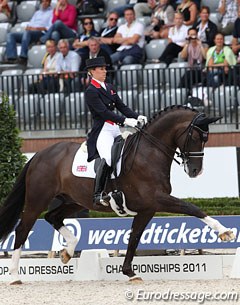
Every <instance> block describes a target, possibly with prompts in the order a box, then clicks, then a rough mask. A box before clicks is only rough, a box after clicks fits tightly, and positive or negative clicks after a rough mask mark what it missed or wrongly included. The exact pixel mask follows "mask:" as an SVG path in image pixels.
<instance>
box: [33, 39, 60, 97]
mask: <svg viewBox="0 0 240 305" xmlns="http://www.w3.org/2000/svg"><path fill="white" fill-rule="evenodd" d="M46 49H47V53H46V56H45V57H44V59H43V72H42V74H40V77H39V78H40V83H39V90H38V91H39V93H40V94H45V93H52V92H53V93H55V92H58V91H59V78H58V76H57V74H56V63H57V57H58V55H59V53H58V52H57V44H56V41H55V40H52V39H51V40H47V42H46Z"/></svg>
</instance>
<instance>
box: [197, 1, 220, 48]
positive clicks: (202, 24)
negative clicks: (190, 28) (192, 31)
mask: <svg viewBox="0 0 240 305" xmlns="http://www.w3.org/2000/svg"><path fill="white" fill-rule="evenodd" d="M209 15H210V9H209V7H208V6H202V7H201V10H200V20H199V21H198V22H196V23H195V24H194V27H195V28H196V29H197V31H198V38H199V39H200V40H201V41H202V43H203V46H204V48H206V49H208V48H209V47H212V46H213V45H214V37H215V35H216V34H217V26H216V24H215V23H213V22H212V21H211V20H209Z"/></svg>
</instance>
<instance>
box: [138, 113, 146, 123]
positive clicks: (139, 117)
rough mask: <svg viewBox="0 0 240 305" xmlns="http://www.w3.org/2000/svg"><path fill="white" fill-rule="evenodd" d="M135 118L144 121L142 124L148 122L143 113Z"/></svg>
mask: <svg viewBox="0 0 240 305" xmlns="http://www.w3.org/2000/svg"><path fill="white" fill-rule="evenodd" d="M137 120H138V122H140V123H144V124H147V122H148V119H147V117H146V116H145V115H139V116H138V118H137Z"/></svg>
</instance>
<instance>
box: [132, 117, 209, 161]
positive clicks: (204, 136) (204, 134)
mask: <svg viewBox="0 0 240 305" xmlns="http://www.w3.org/2000/svg"><path fill="white" fill-rule="evenodd" d="M201 116H204V113H198V114H197V115H196V116H195V117H194V118H193V120H192V121H191V123H190V124H189V125H188V126H187V128H186V129H185V130H184V131H183V132H182V133H181V134H180V135H179V136H178V138H177V139H179V138H180V137H182V136H183V135H184V134H185V133H186V132H187V137H186V140H185V143H184V146H183V151H181V152H178V151H177V150H174V149H172V148H171V147H169V146H168V145H167V144H165V143H163V142H162V141H160V140H159V139H157V138H156V137H154V136H152V135H151V134H150V133H148V132H147V131H146V130H144V129H143V128H141V127H136V129H137V131H138V132H139V133H140V134H141V135H142V136H143V137H144V138H145V139H146V140H147V141H149V142H150V143H152V144H153V145H154V146H156V147H157V148H159V149H160V150H161V151H163V149H162V148H163V147H166V148H167V149H168V150H171V151H172V152H173V153H174V154H176V155H177V157H179V158H181V159H182V162H179V161H178V160H177V159H176V158H173V160H174V161H175V162H176V163H177V164H179V165H182V164H186V163H187V162H188V161H189V159H190V158H203V156H204V152H203V149H204V146H205V143H206V142H207V140H208V131H205V130H203V129H201V128H200V127H199V126H197V125H196V122H197V120H198V119H199V118H200V117H201ZM194 130H196V131H197V132H198V133H199V135H200V138H201V141H202V150H201V151H196V152H195V151H189V150H190V144H191V141H192V135H193V131H194ZM163 152H164V153H165V154H166V155H167V156H169V157H170V158H172V156H171V155H170V154H169V153H168V152H165V151H163Z"/></svg>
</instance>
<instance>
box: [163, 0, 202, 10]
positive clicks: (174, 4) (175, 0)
mask: <svg viewBox="0 0 240 305" xmlns="http://www.w3.org/2000/svg"><path fill="white" fill-rule="evenodd" d="M181 2H182V0H170V1H169V4H170V5H171V6H172V7H173V8H174V10H176V9H177V6H178V5H179V4H181ZM192 2H194V3H195V4H196V5H197V9H198V10H200V7H201V0H192Z"/></svg>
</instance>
